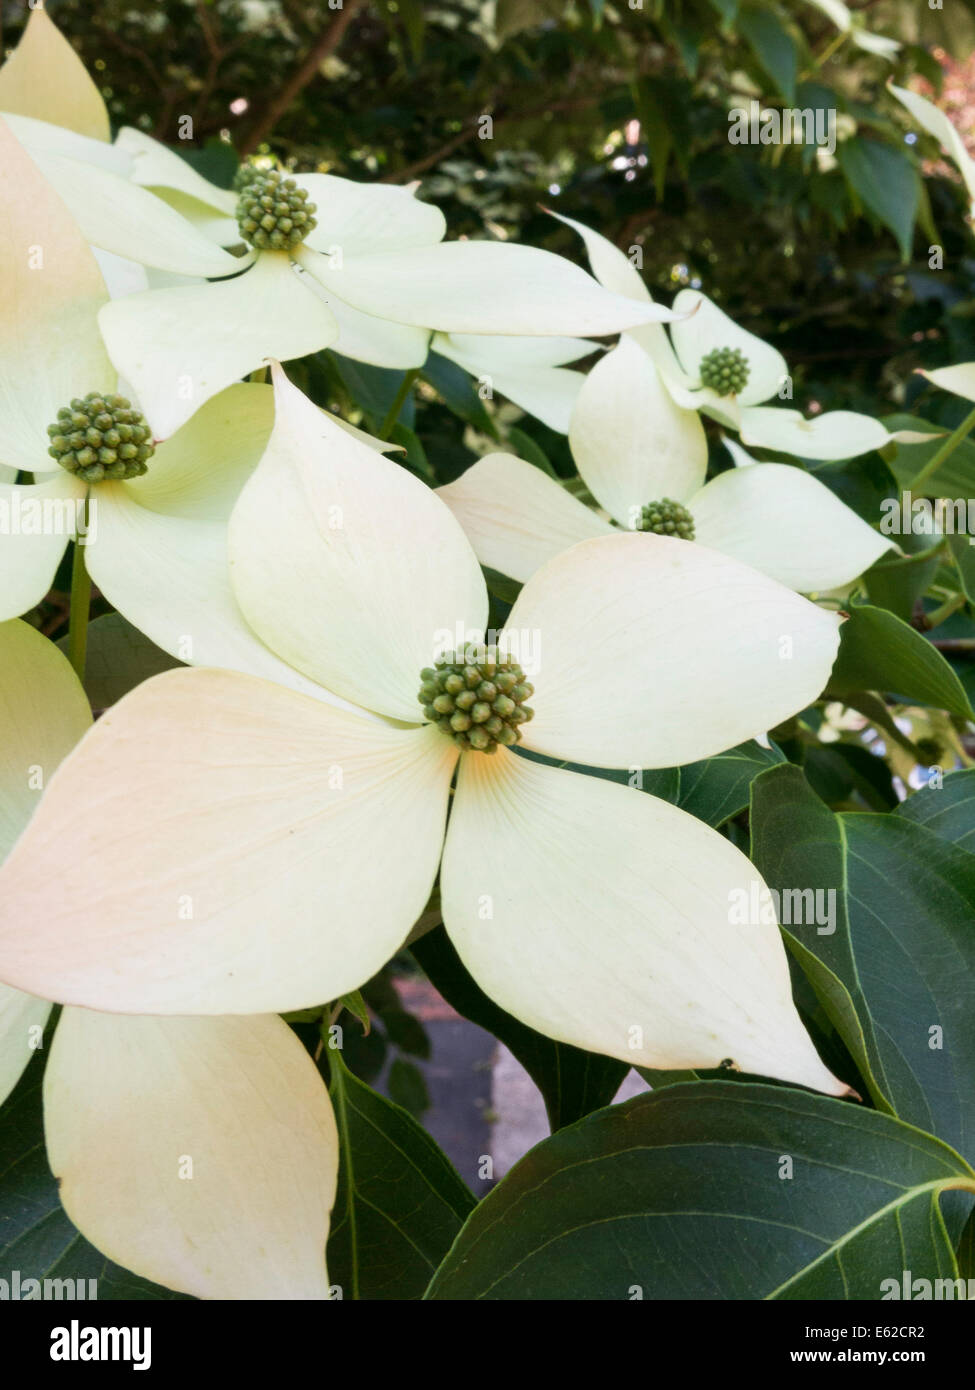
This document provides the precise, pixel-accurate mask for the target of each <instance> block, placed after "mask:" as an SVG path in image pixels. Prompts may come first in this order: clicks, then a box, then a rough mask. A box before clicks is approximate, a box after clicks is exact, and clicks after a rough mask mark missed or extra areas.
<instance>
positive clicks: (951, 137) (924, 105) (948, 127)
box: [887, 82, 975, 210]
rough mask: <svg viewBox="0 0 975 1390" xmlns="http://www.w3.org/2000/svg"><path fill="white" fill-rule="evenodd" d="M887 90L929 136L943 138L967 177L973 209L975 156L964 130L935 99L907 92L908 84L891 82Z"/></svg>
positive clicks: (965, 178)
mask: <svg viewBox="0 0 975 1390" xmlns="http://www.w3.org/2000/svg"><path fill="white" fill-rule="evenodd" d="M887 89H888V91H890V92H892V93H893V94H894V96H895V97H896V98H897V100H898V101H899V102H900V103H901V104H902V105H903V106H906V107H907V109H908V111H910V113H911V115H912V116H913V117H914V119H915V120H916V121H917V123H918V125H919V126H921V127H922V128H923V129H924V130H926V131H927V132H928V134H929V135H933V136H934V138H935V139H936V140H940V141H941V144H942V145H943V146H944V147H945V149H946V150H947V151H948V153H949V154H950V155H951V157H952V159H953V160H954V161H955V163H956V165H957V166H958V169H959V172H960V173H961V176H962V178H963V179H964V180H965V187H966V188H967V189H968V196H969V198H970V199H971V202H972V207H973V210H975V159H972V157H971V155H970V154H969V153H968V150H967V148H966V146H965V141H964V139H963V138H962V135H961V132H960V131H959V130H957V129H956V127H955V126H954V125H953V124H952V123H951V121H949V119H948V117H947V116H946V115H945V113H944V112H943V111H942V110H941V109H940V108H939V107H937V106H935V104H934V102H933V101H928V99H927V98H926V97H922V96H919V95H918V93H917V92H911V91H908V90H907V88H906V87H895V86H894V84H893V83H892V82H889V83H888V84H887Z"/></svg>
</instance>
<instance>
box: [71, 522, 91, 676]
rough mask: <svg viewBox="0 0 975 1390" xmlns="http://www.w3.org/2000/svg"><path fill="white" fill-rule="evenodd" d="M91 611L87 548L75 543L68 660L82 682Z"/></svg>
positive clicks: (86, 523)
mask: <svg viewBox="0 0 975 1390" xmlns="http://www.w3.org/2000/svg"><path fill="white" fill-rule="evenodd" d="M84 529H85V535H87V534H88V499H87V498H85V512H84ZM90 611H91V575H90V574H89V573H88V566H87V565H86V564H85V547H84V545H82V543H81V541H80V540H76V541H75V543H74V557H73V559H72V564H71V612H70V616H69V618H68V660H69V661H70V662H71V665H72V666H73V667H74V670H75V674H76V676H77V677H78V679H79V680H80V681H82V682H83V681H84V679H85V658H86V656H87V654H88V615H89V613H90Z"/></svg>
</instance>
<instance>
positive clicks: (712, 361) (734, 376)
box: [700, 348, 748, 396]
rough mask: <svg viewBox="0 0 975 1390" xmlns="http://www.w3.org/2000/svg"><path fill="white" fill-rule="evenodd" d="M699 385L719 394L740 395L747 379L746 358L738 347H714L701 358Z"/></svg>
mask: <svg viewBox="0 0 975 1390" xmlns="http://www.w3.org/2000/svg"><path fill="white" fill-rule="evenodd" d="M700 373H701V385H702V386H710V388H711V390H712V391H715V392H717V394H718V395H719V396H740V395H741V393H742V391H744V389H745V385H746V383H747V381H748V358H747V357H746V356H745V354H744V353H743V352H742V351H741V349H740V348H715V349H714V351H713V352H709V353H708V355H707V356H706V357H702V358H701V366H700Z"/></svg>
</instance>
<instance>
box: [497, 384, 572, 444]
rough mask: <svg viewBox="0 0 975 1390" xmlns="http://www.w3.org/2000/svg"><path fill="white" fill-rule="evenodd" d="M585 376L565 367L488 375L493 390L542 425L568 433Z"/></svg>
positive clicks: (561, 432) (560, 432)
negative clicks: (539, 421) (532, 416)
mask: <svg viewBox="0 0 975 1390" xmlns="http://www.w3.org/2000/svg"><path fill="white" fill-rule="evenodd" d="M585 379H586V378H585V376H584V375H583V373H582V372H573V371H569V370H568V369H567V368H565V367H525V368H522V369H521V370H520V371H518V372H508V371H503V372H495V373H494V374H493V376H491V375H490V374H489V380H490V383H491V386H492V388H493V390H495V391H497V392H498V393H499V394H500V395H502V396H507V398H508V400H509V401H512V402H513V403H514V404H515V405H517V406H520V407H521V409H522V410H524V411H526V412H527V413H528V414H529V415H534V416H535V418H536V420H541V422H542V424H543V425H548V427H549V429H550V430H556V431H557V432H558V433H559V434H568V433H569V425H570V423H571V421H572V412H573V410H575V405H576V401H577V400H578V399H579V392H580V391H581V390H582V386H583V382H584V381H585Z"/></svg>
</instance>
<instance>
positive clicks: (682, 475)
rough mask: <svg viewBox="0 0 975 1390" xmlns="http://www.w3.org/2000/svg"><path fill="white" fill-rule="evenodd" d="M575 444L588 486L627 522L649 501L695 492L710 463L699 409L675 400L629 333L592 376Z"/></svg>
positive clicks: (581, 400) (572, 438)
mask: <svg viewBox="0 0 975 1390" xmlns="http://www.w3.org/2000/svg"><path fill="white" fill-rule="evenodd" d="M569 446H570V448H571V449H572V457H573V458H574V459H575V462H576V467H577V468H578V470H579V473H580V474H581V476H582V477H583V479H584V480H585V483H586V486H587V487H588V488H589V491H590V492H591V493H592V495H593V496H594V497H595V498H596V499H597V501H599V502H600V503H602V505H603V506H604V507H605V508H606V510H607V511H608V512H610V513H611V514H612V515H613V516H614V517H615V518H616V520H617V521H619V522H621V523H622V524H623V525H624V526H629V527H632V526H633V525H634V524H635V522H636V521H637V520H638V519H639V515H640V508H641V507H643V506H645V505H646V503H647V502H656V501H659V500H660V499H661V498H664V497H670V498H673V499H674V500H675V501H677V502H681V501H684V500H685V499H686V498H688V497H690V496H691V494H692V493H693V492H696V491H697V489H698V488H699V487H700V486H701V484H702V483H703V482H704V476H705V473H706V472H707V466H708V445H707V439H706V437H705V434H704V426H703V425H702V424H701V421H700V419H699V418H698V415H697V413H696V411H693V410H684V409H682V408H681V407H680V406H679V405H677V404H676V403H675V401H674V400H673V398H672V396H671V394H670V392H669V391H668V390H667V388H666V386H665V385H664V383H663V381H662V380H661V377H660V373H659V372H658V371H657V369H656V367H655V366H654V364H653V363H652V362H651V360H650V358H649V357H648V355H647V354H646V353H645V352H644V351H643V349H642V348H640V347H639V346H638V345H637V344H636V343H634V342H633V341H632V340H630V339H628V338H626V337H624V338H622V339H621V340H620V344H619V346H618V347H616V348H614V349H613V351H612V352H608V353H607V354H606V356H605V357H603V358H602V359H601V360H600V361H599V362H597V363H596V365H595V367H593V369H592V371H591V372H590V373H589V375H588V376H587V377H586V380H585V382H584V383H583V386H582V389H581V390H580V392H579V396H578V399H577V400H576V404H575V409H574V411H573V412H572V419H571V421H570V424H569Z"/></svg>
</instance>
